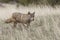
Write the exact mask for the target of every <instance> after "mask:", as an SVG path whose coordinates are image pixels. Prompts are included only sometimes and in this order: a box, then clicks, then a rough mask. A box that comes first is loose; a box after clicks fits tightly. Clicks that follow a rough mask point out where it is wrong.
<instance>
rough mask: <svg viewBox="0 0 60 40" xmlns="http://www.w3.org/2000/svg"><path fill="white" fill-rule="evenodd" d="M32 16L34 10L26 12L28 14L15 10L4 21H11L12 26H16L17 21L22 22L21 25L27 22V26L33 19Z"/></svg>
mask: <svg viewBox="0 0 60 40" xmlns="http://www.w3.org/2000/svg"><path fill="white" fill-rule="evenodd" d="M34 16H35V12H33V13H30V12H28V14H22V13H18V12H15V13H13V14H12V17H11V18H9V19H7V20H6V21H5V23H11V22H13V23H14V25H13V26H14V27H16V25H17V23H22V24H23V25H24V24H27V27H28V26H29V25H30V23H31V22H32V21H34Z"/></svg>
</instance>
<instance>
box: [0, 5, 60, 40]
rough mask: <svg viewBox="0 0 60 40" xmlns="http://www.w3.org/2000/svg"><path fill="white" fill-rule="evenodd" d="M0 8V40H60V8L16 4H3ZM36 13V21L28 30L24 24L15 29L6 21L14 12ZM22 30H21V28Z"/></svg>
mask: <svg viewBox="0 0 60 40" xmlns="http://www.w3.org/2000/svg"><path fill="white" fill-rule="evenodd" d="M2 5H3V7H2V6H0V40H60V7H59V6H55V8H52V7H50V6H33V5H32V6H22V5H20V6H19V8H16V4H2ZM28 11H30V12H34V11H35V18H34V21H33V22H31V24H30V26H29V28H28V30H26V29H25V28H24V26H23V25H22V24H19V23H18V25H17V27H16V28H13V23H9V24H6V23H4V21H5V20H6V19H7V18H10V17H11V15H12V13H13V12H21V13H25V14H27V12H28ZM20 26H21V27H22V28H21V27H20Z"/></svg>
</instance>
